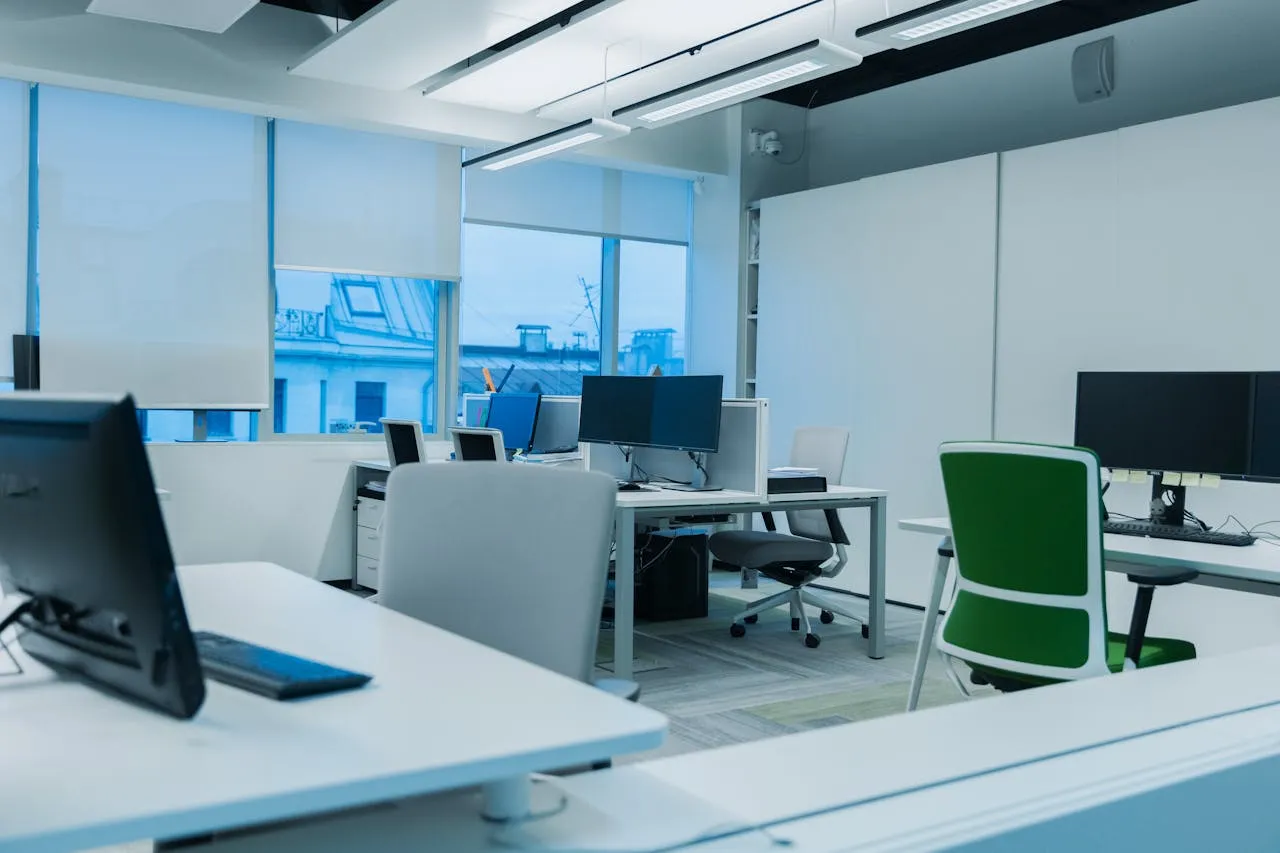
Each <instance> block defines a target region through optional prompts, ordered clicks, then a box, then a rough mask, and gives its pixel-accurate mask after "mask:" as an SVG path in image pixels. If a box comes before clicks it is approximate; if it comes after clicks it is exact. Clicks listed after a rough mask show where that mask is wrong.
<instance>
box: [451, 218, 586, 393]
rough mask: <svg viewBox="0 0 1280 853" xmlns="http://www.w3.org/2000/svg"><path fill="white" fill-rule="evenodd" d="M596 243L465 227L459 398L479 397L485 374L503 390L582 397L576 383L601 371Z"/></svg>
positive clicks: (564, 236)
mask: <svg viewBox="0 0 1280 853" xmlns="http://www.w3.org/2000/svg"><path fill="white" fill-rule="evenodd" d="M603 243H604V241H603V239H602V238H600V237H592V236H585V235H581V234H562V233H557V232H551V231H536V230H532V229H526V228H507V227H501V226H496V225H480V224H467V225H465V226H464V229H463V264H462V267H463V282H462V286H461V293H462V304H461V316H462V329H461V339H462V346H461V351H460V359H461V361H460V364H459V390H460V392H461V393H462V394H480V393H483V392H484V390H485V382H484V371H485V369H488V371H489V373H490V375H491V376H492V377H493V380H494V382H495V383H496V384H502V387H503V388H504V389H505V390H508V391H532V390H536V391H540V392H541V393H543V394H569V395H572V394H579V393H581V391H582V377H583V376H585V375H593V374H598V373H599V372H600V346H601V343H600V342H601V331H602V318H603V305H602V292H601V286H600V282H601V278H602V271H601V264H602V257H603ZM459 411H461V402H460V401H459Z"/></svg>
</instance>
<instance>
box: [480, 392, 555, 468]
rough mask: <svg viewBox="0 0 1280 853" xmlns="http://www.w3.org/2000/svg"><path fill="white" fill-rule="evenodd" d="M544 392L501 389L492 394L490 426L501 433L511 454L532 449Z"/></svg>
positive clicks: (487, 426)
mask: <svg viewBox="0 0 1280 853" xmlns="http://www.w3.org/2000/svg"><path fill="white" fill-rule="evenodd" d="M541 405H542V395H541V394H524V393H512V392H500V393H497V394H493V395H491V396H490V397H489V414H488V417H486V418H485V424H484V425H485V427H486V428H487V429H496V430H498V431H500V432H501V433H502V444H503V447H504V448H506V450H507V451H508V452H510V453H515V452H517V451H519V452H521V453H527V452H529V451H530V450H532V449H533V432H534V430H535V429H536V428H537V426H538V409H539V407H540V406H541Z"/></svg>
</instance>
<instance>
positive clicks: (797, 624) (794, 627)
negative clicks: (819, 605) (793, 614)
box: [791, 618, 800, 631]
mask: <svg viewBox="0 0 1280 853" xmlns="http://www.w3.org/2000/svg"><path fill="white" fill-rule="evenodd" d="M791 630H792V631H799V630H800V620H799V619H795V618H793V619H792V620H791Z"/></svg>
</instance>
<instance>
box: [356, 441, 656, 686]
mask: <svg viewBox="0 0 1280 853" xmlns="http://www.w3.org/2000/svg"><path fill="white" fill-rule="evenodd" d="M617 491H618V489H617V483H616V482H615V481H614V480H613V478H612V477H606V476H604V475H603V474H592V473H588V472H585V471H571V470H565V469H560V468H544V467H541V466H536V465H458V464H449V465H406V466H403V467H398V468H396V469H394V470H393V471H392V472H391V476H390V477H388V479H387V507H386V516H385V519H384V522H383V539H382V559H381V562H380V563H379V574H380V575H381V584H380V590H379V603H380V604H382V606H384V607H390V608H391V609H392V610H396V611H398V612H400V613H404V614H405V615H407V616H412V617H414V618H415V619H421V620H422V621H424V622H429V623H431V624H432V625H436V626H439V627H441V628H444V629H445V630H447V631H452V632H453V633H455V634H459V635H461V636H463V637H467V638H469V639H472V640H475V641H476V642H479V643H483V644H484V645H486V646H490V647H491V648H495V649H498V650H499V651H503V652H506V653H508V654H510V655H514V656H515V657H519V658H522V659H524V660H526V661H529V662H530V663H534V664H537V665H538V666H542V667H545V668H547V669H550V670H554V671H556V672H559V673H561V674H562V675H566V676H569V677H570V678H575V679H578V680H579V681H584V682H588V683H590V682H591V680H592V678H591V676H592V670H593V668H594V666H595V654H596V641H597V638H598V635H599V631H600V612H601V609H602V607H603V604H604V593H605V582H606V578H607V575H608V565H609V552H610V548H611V546H612V542H613V512H614V502H615V500H616V497H617ZM597 686H599V687H601V688H602V689H605V690H608V691H609V692H610V693H613V694H614V695H618V696H621V697H623V698H628V699H633V700H634V699H636V698H638V697H639V692H640V688H639V686H638V685H636V684H635V683H634V682H624V681H620V680H614V679H610V680H607V681H604V682H600V683H598V685H597Z"/></svg>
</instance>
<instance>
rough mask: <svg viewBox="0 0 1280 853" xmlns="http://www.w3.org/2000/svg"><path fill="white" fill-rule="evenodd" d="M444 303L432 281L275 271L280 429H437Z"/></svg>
mask: <svg viewBox="0 0 1280 853" xmlns="http://www.w3.org/2000/svg"><path fill="white" fill-rule="evenodd" d="M439 302H440V284H439V283H438V282H435V281H429V280H426V279H415V278H403V277H392V276H374V275H346V274H341V273H327V272H313V271H304V270H290V269H278V270H276V318H275V388H274V403H273V405H274V410H273V412H272V425H273V427H274V430H275V432H276V433H278V434H292V435H307V434H309V435H315V434H317V433H346V432H351V431H352V430H354V429H355V428H356V425H357V424H358V423H361V422H364V423H365V424H371V425H372V426H366V427H365V429H367V430H368V431H369V432H380V431H381V426H379V425H378V423H377V422H378V419H379V418H383V417H391V418H409V419H414V420H421V421H422V423H423V429H424V430H426V431H427V432H429V433H430V432H435V431H436V423H435V421H436V416H435V412H436V402H435V401H436V399H437V394H438V393H439V385H438V377H437V352H436V341H437V338H438V330H439V324H438V309H439Z"/></svg>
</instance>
